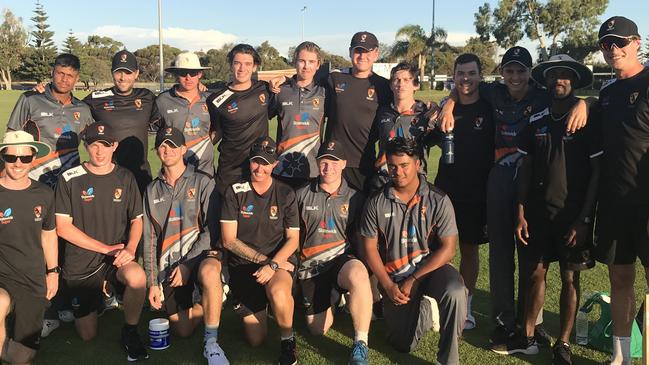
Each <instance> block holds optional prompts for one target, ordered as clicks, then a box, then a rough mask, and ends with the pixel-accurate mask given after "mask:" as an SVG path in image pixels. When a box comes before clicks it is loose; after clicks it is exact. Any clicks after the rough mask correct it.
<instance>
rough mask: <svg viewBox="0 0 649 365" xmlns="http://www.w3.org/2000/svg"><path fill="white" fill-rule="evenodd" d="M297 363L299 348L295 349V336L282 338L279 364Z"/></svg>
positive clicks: (290, 364)
mask: <svg viewBox="0 0 649 365" xmlns="http://www.w3.org/2000/svg"><path fill="white" fill-rule="evenodd" d="M295 364H297V350H296V349H295V337H291V338H290V339H288V340H282V343H281V350H280V353H279V365H295Z"/></svg>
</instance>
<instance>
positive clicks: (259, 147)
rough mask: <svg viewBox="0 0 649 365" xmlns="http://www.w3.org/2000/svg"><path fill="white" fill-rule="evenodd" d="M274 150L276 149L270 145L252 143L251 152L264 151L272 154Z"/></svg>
mask: <svg viewBox="0 0 649 365" xmlns="http://www.w3.org/2000/svg"><path fill="white" fill-rule="evenodd" d="M275 151H276V148H275V147H272V146H264V145H262V144H260V143H255V144H253V145H252V152H253V153H258V152H266V153H270V154H273V153H275Z"/></svg>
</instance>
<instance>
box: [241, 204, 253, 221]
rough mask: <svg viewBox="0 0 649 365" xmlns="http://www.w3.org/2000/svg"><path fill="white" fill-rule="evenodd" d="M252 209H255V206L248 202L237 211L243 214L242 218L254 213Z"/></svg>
mask: <svg viewBox="0 0 649 365" xmlns="http://www.w3.org/2000/svg"><path fill="white" fill-rule="evenodd" d="M253 209H255V206H254V205H252V204H248V205H247V206H245V207H242V208H241V211H240V212H239V213H241V216H243V217H244V218H250V217H252V216H253V214H254V212H253V211H252V210H253Z"/></svg>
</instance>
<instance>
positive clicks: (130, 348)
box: [120, 328, 149, 362]
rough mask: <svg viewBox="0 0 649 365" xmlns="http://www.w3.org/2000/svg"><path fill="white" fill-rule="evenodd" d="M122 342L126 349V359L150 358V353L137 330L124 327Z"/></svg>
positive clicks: (131, 360)
mask: <svg viewBox="0 0 649 365" xmlns="http://www.w3.org/2000/svg"><path fill="white" fill-rule="evenodd" d="M120 343H121V345H122V348H123V349H124V351H126V355H127V356H126V360H128V361H130V362H133V361H140V360H146V359H148V358H149V354H148V353H147V352H146V348H144V345H143V344H142V340H141V339H140V335H138V334H137V331H134V330H130V329H128V328H122V338H121V341H120Z"/></svg>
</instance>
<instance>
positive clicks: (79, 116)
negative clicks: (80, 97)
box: [72, 112, 81, 120]
mask: <svg viewBox="0 0 649 365" xmlns="http://www.w3.org/2000/svg"><path fill="white" fill-rule="evenodd" d="M72 116H73V117H74V120H79V119H81V113H80V112H74V113H72Z"/></svg>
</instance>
